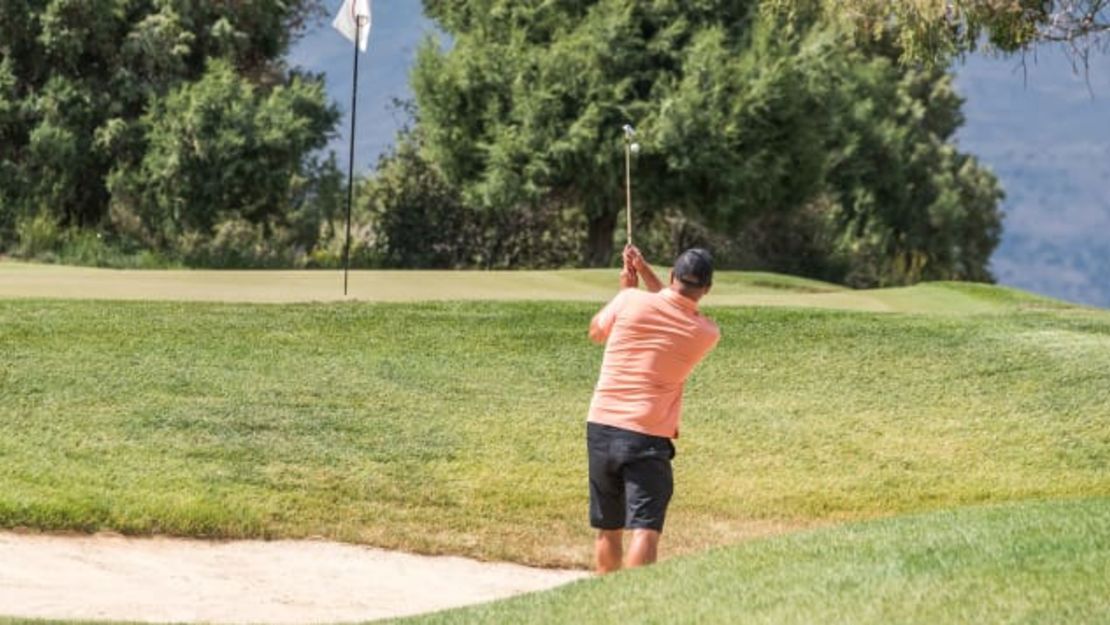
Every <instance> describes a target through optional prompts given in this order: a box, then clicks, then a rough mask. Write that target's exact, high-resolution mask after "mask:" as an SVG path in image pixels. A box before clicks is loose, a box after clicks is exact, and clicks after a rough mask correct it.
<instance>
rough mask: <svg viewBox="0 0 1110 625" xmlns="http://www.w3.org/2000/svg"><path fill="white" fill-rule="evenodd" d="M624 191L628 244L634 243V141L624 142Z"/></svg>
mask: <svg viewBox="0 0 1110 625" xmlns="http://www.w3.org/2000/svg"><path fill="white" fill-rule="evenodd" d="M624 193H625V202H626V206H625V216H624V217H625V219H624V221H625V226H626V227H627V228H628V244H629V245H632V143H631V142H630V141H625V142H624Z"/></svg>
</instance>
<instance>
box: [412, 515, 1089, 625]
mask: <svg viewBox="0 0 1110 625" xmlns="http://www.w3.org/2000/svg"><path fill="white" fill-rule="evenodd" d="M1108 621H1110V499H1104V498H1103V499H1089V500H1083V501H1068V502H1047V503H1045V502H1036V503H1023V504H1020V505H1005V506H998V507H985V508H972V509H963V510H954V511H947V512H940V513H932V514H928V515H924V516H914V517H902V518H897V519H889V520H883V521H877V522H869V523H862V524H853V525H848V526H842V527H838V528H831V529H824V530H819V531H813V532H803V533H798V534H794V535H791V536H783V537H777V538H771V539H765V540H759V541H752V542H749V543H745V544H742V545H739V546H735V547H730V548H727V549H718V550H714V551H712V552H709V553H706V554H702V555H699V556H693V557H689V558H678V559H675V560H670V561H668V562H664V563H662V564H659V565H657V566H654V567H649V568H646V569H640V570H633V571H626V572H622V573H619V574H616V575H612V576H608V577H605V578H602V579H592V580H588V581H583V582H577V583H574V584H571V585H569V586H565V587H562V588H558V589H556V590H553V591H549V592H544V593H536V594H532V595H525V596H521V597H517V598H513V599H509V600H506V601H502V602H497V603H492V604H486V605H482V606H476V607H471V608H465V609H460V610H454V611H448V612H441V613H438V614H434V615H429V616H425V617H418V618H413V619H406V620H404V621H400V622H403V623H411V624H413V625H416V624H426V625H457V624H462V623H560V624H561V623H595V624H599V625H600V624H605V623H613V624H618V623H730V624H731V623H738V624H760V623H765V624H775V625H779V624H784V625H785V624H790V623H798V624H809V623H852V624H866V623H876V624H879V623H904V624H915V623H920V624H922V625H932V624H933V623H977V624H979V625H988V624H992V623H1106V622H1108Z"/></svg>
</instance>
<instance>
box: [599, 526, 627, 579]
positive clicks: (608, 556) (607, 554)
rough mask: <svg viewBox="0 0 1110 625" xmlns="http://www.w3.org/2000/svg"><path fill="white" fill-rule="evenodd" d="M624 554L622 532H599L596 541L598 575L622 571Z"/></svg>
mask: <svg viewBox="0 0 1110 625" xmlns="http://www.w3.org/2000/svg"><path fill="white" fill-rule="evenodd" d="M622 552H623V548H622V546H621V530H598V532H597V540H596V541H594V556H595V561H596V562H597V573H598V575H604V574H605V573H612V572H613V571H617V570H620V568H621V553H622Z"/></svg>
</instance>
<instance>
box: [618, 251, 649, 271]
mask: <svg viewBox="0 0 1110 625" xmlns="http://www.w3.org/2000/svg"><path fill="white" fill-rule="evenodd" d="M623 256H624V265H625V267H632V268H633V269H635V270H636V271H637V272H638V273H643V270H644V267H646V266H647V261H645V260H644V255H643V254H641V253H640V248H638V247H636V246H635V245H626V246H624V254H623Z"/></svg>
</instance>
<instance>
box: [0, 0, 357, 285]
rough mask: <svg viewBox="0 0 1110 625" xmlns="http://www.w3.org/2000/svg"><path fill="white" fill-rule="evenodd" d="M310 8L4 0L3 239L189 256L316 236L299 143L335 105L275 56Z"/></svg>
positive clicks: (0, 109) (317, 142) (327, 123)
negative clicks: (105, 243)
mask: <svg viewBox="0 0 1110 625" xmlns="http://www.w3.org/2000/svg"><path fill="white" fill-rule="evenodd" d="M318 9H319V6H318V2H317V1H316V0H295V1H290V2H284V1H275V0H271V1H268V2H186V1H182V0H39V1H33V2H32V1H16V2H4V3H3V4H0V251H2V250H3V249H4V248H13V247H15V248H16V249H15V250H14V251H17V252H21V253H23V254H24V255H29V256H33V255H35V254H36V253H37V252H39V251H42V250H39V249H37V248H38V246H39V243H41V239H42V237H40V240H39V241H38V242H36V241H31V240H28V239H27V238H26V237H24V236H22V233H23V231H24V230H27V229H37V230H38V231H40V232H50V231H51V230H52V229H53V230H55V231H57V236H56V238H58V239H59V240H63V239H64V240H76V239H80V238H81V237H82V236H84V235H82V234H81V231H82V230H83V231H92V230H96V231H98V232H100V233H102V234H104V235H106V236H107V237H108V238H109V239H111V241H112V243H113V244H114V245H115V246H116V247H118V248H122V249H125V250H126V249H129V250H148V251H152V252H155V253H160V254H163V255H169V256H184V257H185V258H186V259H188V258H190V257H191V256H194V255H203V254H207V253H218V252H219V251H220V250H221V249H227V250H232V251H234V253H249V251H250V250H249V246H246V247H248V249H243V248H244V243H245V242H250V241H255V242H256V243H257V244H258V245H260V246H263V247H266V248H268V249H280V248H284V247H290V246H296V245H298V244H299V245H300V246H301V247H302V248H303V247H304V246H306V245H308V244H314V243H315V241H316V235H317V233H316V230H317V227H318V226H319V221H320V220H319V219H318V218H317V216H316V215H313V214H306V212H307V213H312V212H313V211H315V212H319V210H320V209H319V208H317V207H312V208H308V207H307V205H308V204H310V202H308V201H307V200H306V198H307V197H308V196H311V195H313V191H314V189H315V185H316V181H317V180H318V179H319V178H320V175H319V174H320V172H319V171H317V170H318V169H319V165H317V164H314V163H313V162H311V161H310V160H309V155H310V153H311V152H312V151H313V150H316V149H318V148H320V147H322V146H323V145H324V144H325V141H326V139H327V135H328V133H329V132H330V131H331V128H332V127H333V125H334V123H335V121H336V119H337V112H336V110H335V109H334V107H333V106H332V105H330V104H329V103H328V102H327V99H326V95H325V92H324V89H323V85H322V83H321V81H320V80H319V78H318V77H313V76H300V75H298V74H296V73H295V72H290V71H289V70H288V68H286V67H285V65H284V63H283V61H282V55H283V54H284V53H285V51H286V49H287V48H288V45H289V42H290V39H291V37H293V36H295V35H296V33H298V32H299V31H300V30H301V29H302V28H303V26H304V24H305V21H306V20H307V19H309V18H310V17H312V16H313V15H315V14H317V12H318ZM327 173H328V172H326V171H325V172H324V175H325V176H326V175H327ZM36 220H37V222H38V223H37V224H35V225H32V224H34V222H35V221H36ZM308 231H311V232H308ZM47 238H48V239H49V237H47ZM221 262H222V261H221ZM229 262H234V260H233V259H229ZM285 262H286V263H287V262H288V261H287V260H285Z"/></svg>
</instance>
